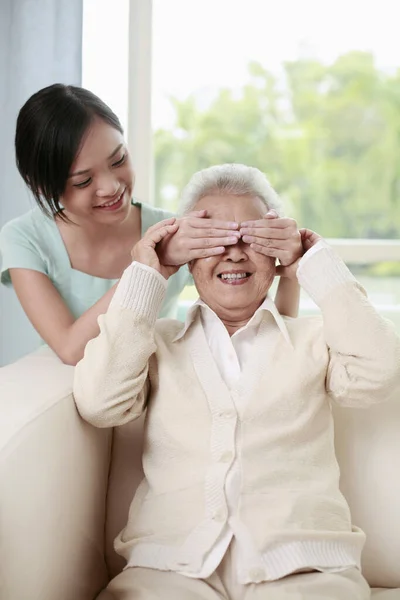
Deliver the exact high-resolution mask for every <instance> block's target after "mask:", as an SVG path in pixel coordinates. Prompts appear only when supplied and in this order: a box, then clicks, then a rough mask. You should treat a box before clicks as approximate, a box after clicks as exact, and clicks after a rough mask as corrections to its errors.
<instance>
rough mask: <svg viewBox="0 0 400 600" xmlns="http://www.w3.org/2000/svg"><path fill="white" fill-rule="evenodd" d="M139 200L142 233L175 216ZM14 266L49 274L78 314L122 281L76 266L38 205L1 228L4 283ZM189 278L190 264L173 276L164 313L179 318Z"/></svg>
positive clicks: (7, 282) (0, 265)
mask: <svg viewBox="0 0 400 600" xmlns="http://www.w3.org/2000/svg"><path fill="white" fill-rule="evenodd" d="M135 204H138V205H139V206H140V205H141V213H142V235H143V234H144V233H145V232H146V231H147V229H148V228H149V227H151V226H152V225H154V224H155V223H158V222H159V221H162V220H163V219H168V218H169V217H171V216H173V215H172V213H169V212H167V211H165V210H162V209H160V208H155V207H153V206H149V205H147V204H140V203H135ZM12 268H21V269H32V270H34V271H39V272H40V273H44V274H45V275H47V276H48V277H49V279H50V280H51V282H52V283H53V284H54V286H55V287H56V288H57V290H58V291H59V293H60V294H61V296H62V298H63V299H64V302H65V303H66V305H67V306H68V308H69V309H70V311H71V313H72V314H73V315H74V317H75V318H78V317H80V316H81V315H82V313H84V312H85V311H86V310H88V309H89V308H90V307H91V306H93V304H95V303H96V302H97V300H99V299H100V298H101V297H102V296H104V294H105V293H106V292H107V291H108V290H109V289H110V288H111V287H112V286H113V285H114V284H115V283H116V282H117V281H118V280H117V279H103V278H102V277H94V276H93V275H88V274H87V273H83V272H82V271H77V270H76V269H73V268H72V267H71V263H70V261H69V256H68V253H67V249H66V247H65V245H64V242H63V239H62V237H61V235H60V232H59V230H58V227H57V225H56V223H55V221H54V219H53V218H49V217H47V216H46V215H45V214H44V213H43V212H42V211H41V210H40V208H38V207H36V208H33V209H32V210H30V211H29V212H27V213H25V214H24V215H22V216H21V217H17V218H16V219H13V220H12V221H9V222H8V223H6V225H4V227H3V228H2V230H1V231H0V277H1V283H3V284H4V285H7V286H11V285H12V283H11V278H10V273H9V269H12ZM189 282H190V275H189V272H188V269H187V267H186V266H185V267H182V268H181V269H179V271H178V272H177V273H176V274H175V275H172V277H170V278H169V280H168V289H167V295H166V298H165V300H164V304H163V306H162V309H161V312H160V317H171V318H176V314H177V308H178V297H179V294H180V293H181V291H182V289H183V288H184V287H185V285H186V284H187V283H189Z"/></svg>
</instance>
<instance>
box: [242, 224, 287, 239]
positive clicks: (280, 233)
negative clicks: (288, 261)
mask: <svg viewBox="0 0 400 600" xmlns="http://www.w3.org/2000/svg"><path fill="white" fill-rule="evenodd" d="M240 233H241V235H242V237H246V236H256V237H261V238H268V239H277V240H286V239H288V238H290V237H291V236H292V235H293V233H294V232H293V231H292V230H291V229H288V228H284V229H280V228H279V229H273V228H272V227H241V228H240Z"/></svg>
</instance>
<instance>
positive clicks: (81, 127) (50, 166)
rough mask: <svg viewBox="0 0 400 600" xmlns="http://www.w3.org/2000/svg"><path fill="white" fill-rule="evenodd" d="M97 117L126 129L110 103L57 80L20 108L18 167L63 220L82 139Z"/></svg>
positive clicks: (46, 206) (38, 196)
mask: <svg viewBox="0 0 400 600" xmlns="http://www.w3.org/2000/svg"><path fill="white" fill-rule="evenodd" d="M95 118H98V119H102V120H103V121H104V122H105V123H108V124H109V125H111V127H114V128H115V129H117V130H118V131H119V132H120V133H123V130H122V127H121V123H120V122H119V119H118V117H117V116H116V115H115V114H114V113H113V112H112V110H111V109H110V108H109V107H108V106H107V104H105V103H104V102H103V101H102V100H100V98H98V97H97V96H96V95H95V94H92V92H89V91H88V90H85V89H84V88H80V87H76V86H73V85H63V84H61V83H56V84H54V85H50V86H48V87H46V88H43V89H42V90H39V91H38V92H36V93H35V94H33V96H31V97H30V98H29V100H28V101H27V102H26V103H25V104H24V106H23V107H22V108H21V110H20V111H19V115H18V119H17V128H16V133H15V153H16V160H17V167H18V170H19V172H20V174H21V176H22V178H23V179H24V181H25V183H26V184H27V185H28V187H29V188H30V189H31V191H32V193H33V195H34V197H35V200H36V202H37V203H38V205H39V206H40V208H41V209H42V210H43V211H44V212H45V213H46V214H50V215H53V216H56V215H59V216H60V217H61V218H63V214H62V208H61V205H60V198H61V196H62V195H63V193H64V190H65V187H66V183H67V179H68V176H69V173H70V170H71V166H72V164H73V161H74V159H75V157H76V155H77V152H78V150H79V148H80V145H81V142H82V138H83V136H84V134H85V133H86V131H87V130H88V128H89V127H90V125H91V123H92V122H93V120H94V119H95Z"/></svg>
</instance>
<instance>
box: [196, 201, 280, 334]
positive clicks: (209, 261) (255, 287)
mask: <svg viewBox="0 0 400 600" xmlns="http://www.w3.org/2000/svg"><path fill="white" fill-rule="evenodd" d="M203 209H205V210H207V215H208V217H210V218H213V219H221V220H225V221H232V222H235V223H237V224H238V228H239V227H240V223H243V222H245V221H250V220H257V219H261V218H262V217H263V216H264V215H265V213H266V207H265V204H264V203H263V202H262V201H261V200H260V199H259V198H258V197H257V196H253V195H244V196H237V195H229V194H228V195H226V194H224V195H221V194H215V195H214V194H210V195H208V196H204V197H203V198H201V199H200V200H199V201H198V202H197V203H196V206H195V210H203ZM190 270H191V272H192V275H193V278H194V282H195V285H196V288H197V291H198V293H199V296H200V298H201V299H202V300H203V302H205V303H206V304H207V305H208V306H209V307H210V308H211V309H212V310H213V311H214V312H215V313H216V314H217V315H218V317H219V318H220V319H221V321H223V322H224V324H225V325H226V327H227V329H228V331H230V332H233V331H235V330H237V328H239V327H243V325H245V324H246V323H247V322H248V321H249V320H250V319H251V317H252V316H253V314H254V313H255V311H256V310H257V308H258V307H259V306H260V305H261V304H262V303H263V301H264V299H265V297H266V296H267V294H268V290H269V288H270V287H271V284H272V281H273V279H274V276H275V260H274V259H273V258H270V257H267V256H264V255H262V254H259V253H257V252H256V251H255V250H252V248H251V247H250V245H249V244H247V243H245V242H244V241H243V240H242V239H239V240H238V241H237V243H236V244H234V245H232V246H227V247H226V249H225V252H224V253H223V254H220V255H217V256H214V257H211V258H201V259H197V260H195V261H193V262H192V263H191V264H190Z"/></svg>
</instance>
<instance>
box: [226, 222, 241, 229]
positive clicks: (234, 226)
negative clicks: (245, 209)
mask: <svg viewBox="0 0 400 600" xmlns="http://www.w3.org/2000/svg"><path fill="white" fill-rule="evenodd" d="M228 225H229V229H237V228H238V227H239V223H235V222H233V221H232V223H228Z"/></svg>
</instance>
